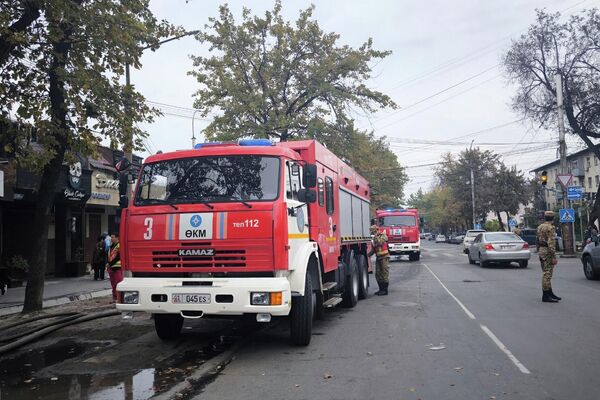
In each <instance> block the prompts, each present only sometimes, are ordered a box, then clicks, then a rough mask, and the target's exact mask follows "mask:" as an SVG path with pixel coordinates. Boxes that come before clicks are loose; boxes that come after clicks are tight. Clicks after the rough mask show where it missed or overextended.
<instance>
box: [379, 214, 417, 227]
mask: <svg viewBox="0 0 600 400" xmlns="http://www.w3.org/2000/svg"><path fill="white" fill-rule="evenodd" d="M379 224H380V225H382V226H416V219H415V217H414V216H413V215H388V216H385V217H380V218H379Z"/></svg>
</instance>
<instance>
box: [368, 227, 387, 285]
mask: <svg viewBox="0 0 600 400" xmlns="http://www.w3.org/2000/svg"><path fill="white" fill-rule="evenodd" d="M370 231H371V234H372V235H374V236H373V248H372V249H371V251H370V252H369V257H371V256H372V255H373V254H375V255H376V257H377V259H376V262H375V279H376V280H377V285H379V291H377V292H375V294H376V295H377V296H386V295H387V294H388V285H389V283H390V253H389V251H388V244H387V241H388V237H387V235H386V234H385V232H380V231H379V229H378V228H377V226H376V225H373V226H371V228H370Z"/></svg>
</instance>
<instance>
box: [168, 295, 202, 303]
mask: <svg viewBox="0 0 600 400" xmlns="http://www.w3.org/2000/svg"><path fill="white" fill-rule="evenodd" d="M172 300H173V303H175V304H208V303H210V294H185V293H175V294H173V298H172Z"/></svg>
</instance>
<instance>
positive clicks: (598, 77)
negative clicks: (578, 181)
mask: <svg viewBox="0 0 600 400" xmlns="http://www.w3.org/2000/svg"><path fill="white" fill-rule="evenodd" d="M504 66H505V68H506V75H507V77H508V78H509V80H510V81H511V82H512V83H515V84H516V85H517V93H516V95H515V96H514V98H513V102H512V104H513V109H514V110H515V111H517V112H518V113H520V114H521V115H523V117H525V118H528V119H530V120H532V121H534V122H537V123H538V124H539V125H540V126H543V127H545V128H556V126H557V121H558V118H557V117H558V116H557V112H556V95H557V94H556V93H557V92H556V84H555V80H554V77H555V75H557V74H560V75H561V77H562V82H563V87H562V91H563V93H564V109H565V115H566V119H567V123H568V128H569V132H570V133H571V134H574V135H577V136H578V137H579V138H581V140H583V141H584V142H585V143H586V145H587V146H588V148H589V149H590V150H592V151H593V152H594V153H595V154H596V157H598V158H600V148H598V146H596V145H594V143H593V141H592V140H593V139H600V13H599V12H598V10H597V9H592V10H588V11H584V12H582V13H581V14H579V15H572V16H570V17H569V18H568V20H567V21H565V22H561V16H560V14H559V13H555V14H550V13H547V12H546V11H538V12H537V19H536V22H535V23H534V24H533V25H531V27H530V28H529V30H528V32H527V33H526V34H523V35H522V36H521V37H520V38H519V39H517V40H514V41H513V43H512V45H511V47H510V49H509V50H508V52H507V53H506V55H505V57H504ZM599 216H600V187H598V193H597V196H596V201H595V203H594V208H593V211H592V216H591V220H592V221H595V220H596V219H597V218H598V217H599Z"/></svg>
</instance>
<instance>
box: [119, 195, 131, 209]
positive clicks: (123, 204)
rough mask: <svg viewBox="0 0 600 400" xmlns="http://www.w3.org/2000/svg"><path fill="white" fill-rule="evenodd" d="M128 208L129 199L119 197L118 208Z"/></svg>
mask: <svg viewBox="0 0 600 400" xmlns="http://www.w3.org/2000/svg"><path fill="white" fill-rule="evenodd" d="M128 206H129V198H127V196H119V208H127V207H128Z"/></svg>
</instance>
